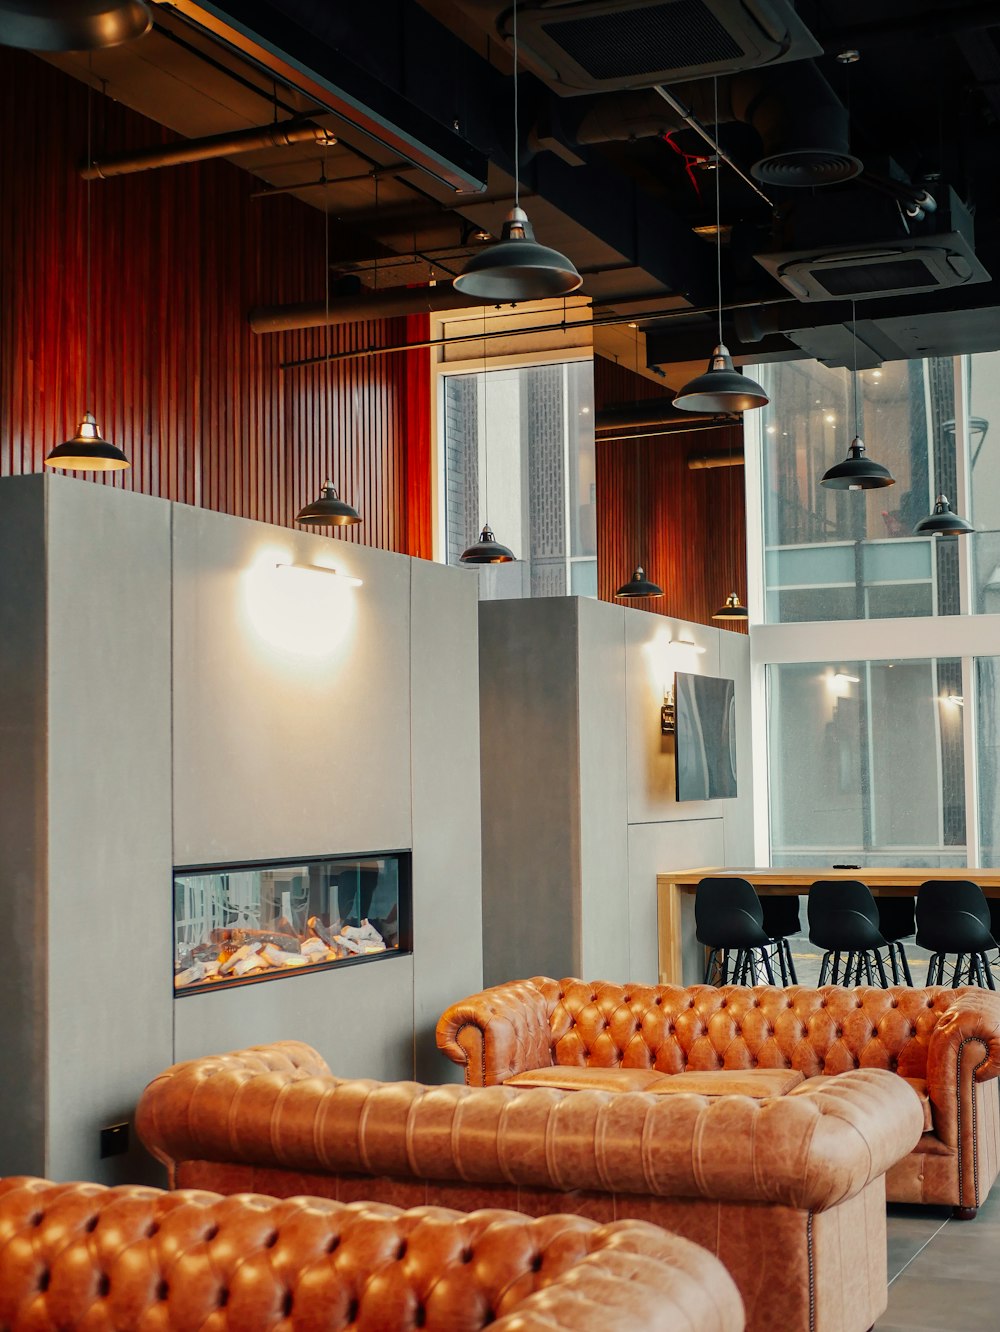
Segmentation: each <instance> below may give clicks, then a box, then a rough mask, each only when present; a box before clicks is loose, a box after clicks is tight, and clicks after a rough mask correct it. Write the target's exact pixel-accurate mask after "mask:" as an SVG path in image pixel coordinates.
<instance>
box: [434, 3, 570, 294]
mask: <svg viewBox="0 0 1000 1332" xmlns="http://www.w3.org/2000/svg"><path fill="white" fill-rule="evenodd" d="M513 28H514V31H513V38H514V207H513V208H512V209H511V210H510V212H509V213H508V214H507V219H506V221H505V222H504V224H503V231H502V233H501V235H500V240H499V241H498V242H497V243H496V245H490V246H487V248H485V249H484V250H482V251H481V252H480V253H479V254H477V255H474V256H473V257H472V258H471V259H470V260H469V262H468V263H467V264H466V265H465V268H464V269H463V270H462V272H461V273H459V275H458V277H457V278H455V280H454V286H455V289H456V291H460V292H461V293H462V295H463V296H471V297H472V299H473V300H476V301H488V302H490V303H491V304H495V303H505V302H507V301H538V300H545V299H546V298H548V297H552V296H568V295H569V294H570V292H571V291H576V289H577V288H578V287H580V286H581V285H582V284H583V278H582V277H581V276H580V274H579V273H578V272H577V271H576V267H575V265H574V264H573V262H572V261H571V260H570V259H567V258H566V256H565V255H564V254H560V253H559V251H558V250H553V249H550V248H549V246H547V245H540V244H539V243H538V241H536V240H535V233H534V230H533V229H532V226H531V223H530V222H529V221H528V215H527V213H526V212H525V211H524V209H523V208H522V207H521V141H520V138H519V134H518V122H519V116H518V100H517V99H518V88H517V73H518V69H517V64H518V61H517V0H514V15H513Z"/></svg>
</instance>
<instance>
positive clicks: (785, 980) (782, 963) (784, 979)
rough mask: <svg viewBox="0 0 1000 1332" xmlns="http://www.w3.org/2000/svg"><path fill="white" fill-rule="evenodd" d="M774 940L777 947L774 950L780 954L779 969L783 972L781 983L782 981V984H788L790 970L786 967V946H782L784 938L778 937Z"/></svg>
mask: <svg viewBox="0 0 1000 1332" xmlns="http://www.w3.org/2000/svg"><path fill="white" fill-rule="evenodd" d="M774 942H775V949H774V952H776V953H777V955H778V970H779V971H780V972H781V983H782V985H787V984H788V970H787V968H786V967H785V950H784V948H783V947H782V944H783V942H784V940H782V939H776V940H775V941H774ZM772 956H773V954H772Z"/></svg>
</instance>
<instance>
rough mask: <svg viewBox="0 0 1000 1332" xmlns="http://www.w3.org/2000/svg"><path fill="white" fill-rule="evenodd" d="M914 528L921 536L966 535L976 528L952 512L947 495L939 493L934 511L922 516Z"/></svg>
mask: <svg viewBox="0 0 1000 1332" xmlns="http://www.w3.org/2000/svg"><path fill="white" fill-rule="evenodd" d="M913 530H914V532H916V533H918V534H919V535H920V536H965V535H966V534H967V533H969V532H974V531H975V530H976V529H975V528H974V527H973V526H972V524H971V523H969V522H966V520H965V519H964V518H960V517H959V516H958V514H957V513H952V511H951V505H950V504H949V503H948V496H947V495H938V497H937V499H936V500H935V501H934V512H933V513H932V514H931V515H930V516H929V517H927V518H921V520H920V522H919V523H917V525H916V527H915V528H914V529H913Z"/></svg>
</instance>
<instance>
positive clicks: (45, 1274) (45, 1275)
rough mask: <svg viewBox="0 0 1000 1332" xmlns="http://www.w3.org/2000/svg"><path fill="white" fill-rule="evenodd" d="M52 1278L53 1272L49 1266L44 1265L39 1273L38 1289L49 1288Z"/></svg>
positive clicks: (44, 1289)
mask: <svg viewBox="0 0 1000 1332" xmlns="http://www.w3.org/2000/svg"><path fill="white" fill-rule="evenodd" d="M51 1280H52V1273H51V1272H50V1271H49V1269H48V1268H47V1267H43V1268H42V1270H41V1271H40V1272H39V1273H38V1289H39V1290H40V1291H46V1290H48V1288H49V1282H50V1281H51Z"/></svg>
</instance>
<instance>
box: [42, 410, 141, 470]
mask: <svg viewBox="0 0 1000 1332" xmlns="http://www.w3.org/2000/svg"><path fill="white" fill-rule="evenodd" d="M130 465H131V464H130V463H129V460H128V459H127V458H126V457H125V455H124V453H122V451H121V449H119V448H118V447H117V446H116V445H114V444H111V443H109V442H108V440H106V439H102V438H101V432H100V430H99V429H98V428H97V422H96V420H95V419H94V415H93V413H92V412H86V413H85V414H84V418H83V420H82V421H81V422H80V424H79V426H78V427H77V432H76V434H75V435H74V436H73V438H72V439H68V440H66V442H65V444H57V445H56V447H55V448H54V449H53V450H52V451H51V452H50V454H49V456H48V457H47V458H46V459H45V466H46V467H66V468H68V469H69V470H70V471H74V472H121V471H124V470H125V468H126V467H129V466H130Z"/></svg>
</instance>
